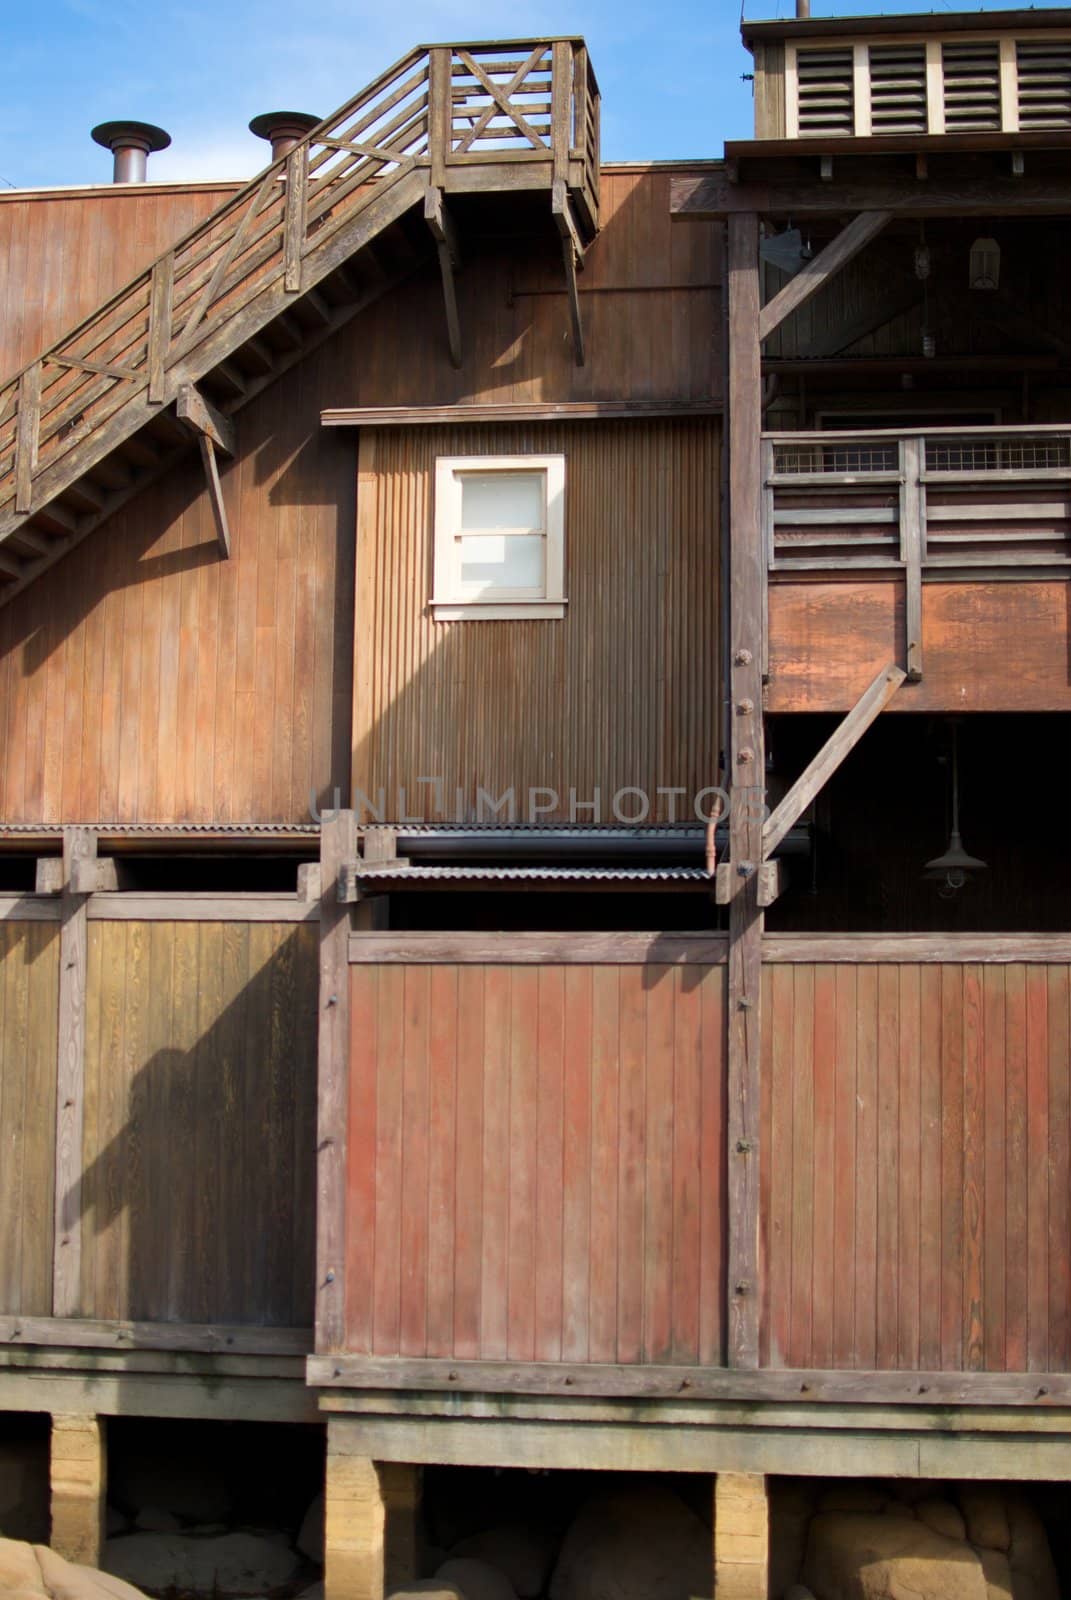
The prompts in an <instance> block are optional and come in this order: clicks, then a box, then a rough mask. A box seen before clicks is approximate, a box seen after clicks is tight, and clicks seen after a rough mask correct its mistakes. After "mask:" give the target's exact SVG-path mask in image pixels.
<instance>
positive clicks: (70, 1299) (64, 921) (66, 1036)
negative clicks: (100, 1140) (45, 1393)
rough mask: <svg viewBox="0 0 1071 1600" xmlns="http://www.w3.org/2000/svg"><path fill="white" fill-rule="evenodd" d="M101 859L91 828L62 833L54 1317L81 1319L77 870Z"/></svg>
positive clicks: (80, 906)
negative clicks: (79, 865)
mask: <svg viewBox="0 0 1071 1600" xmlns="http://www.w3.org/2000/svg"><path fill="white" fill-rule="evenodd" d="M96 853H97V840H96V835H95V834H94V833H93V832H92V830H91V829H89V828H66V829H64V833H63V885H64V886H63V892H62V894H61V896H60V971H59V1041H58V1059H57V1067H56V1173H55V1213H54V1215H55V1223H54V1229H53V1246H52V1315H53V1316H54V1317H73V1316H77V1314H78V1312H79V1309H80V1306H79V1297H80V1290H81V1284H80V1279H81V1269H82V1126H83V1120H84V1116H85V1045H86V961H87V954H88V944H89V938H88V921H87V912H86V897H85V895H84V894H77V893H76V892H75V889H74V876H75V868H76V866H77V865H78V863H80V862H84V861H91V860H92V859H93V857H94V856H95V855H96Z"/></svg>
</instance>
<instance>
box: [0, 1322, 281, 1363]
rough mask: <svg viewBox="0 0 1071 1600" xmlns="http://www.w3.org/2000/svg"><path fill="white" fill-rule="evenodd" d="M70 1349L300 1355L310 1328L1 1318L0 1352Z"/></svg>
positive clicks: (235, 1354)
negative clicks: (21, 1347) (26, 1349)
mask: <svg viewBox="0 0 1071 1600" xmlns="http://www.w3.org/2000/svg"><path fill="white" fill-rule="evenodd" d="M19 1345H24V1346H32V1347H34V1348H35V1349H37V1348H41V1349H51V1348H54V1347H60V1348H70V1349H74V1350H101V1351H106V1350H111V1351H116V1350H161V1351H163V1350H173V1351H181V1350H185V1351H200V1352H202V1353H208V1354H211V1353H216V1354H220V1355H224V1354H226V1355H233V1356H238V1355H259V1356H268V1355H272V1356H304V1355H308V1354H309V1352H310V1351H311V1350H312V1329H311V1328H259V1327H252V1326H243V1325H241V1324H234V1323H206V1322H130V1321H125V1320H118V1321H108V1320H106V1319H96V1318H90V1317H23V1316H10V1315H9V1316H0V1350H2V1351H5V1352H6V1351H9V1350H11V1349H13V1348H15V1347H16V1346H19Z"/></svg>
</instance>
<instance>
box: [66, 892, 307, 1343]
mask: <svg viewBox="0 0 1071 1600" xmlns="http://www.w3.org/2000/svg"><path fill="white" fill-rule="evenodd" d="M317 961H318V952H317V929H316V927H315V925H314V924H311V923H301V924H296V925H295V924H285V923H284V924H279V923H252V922H249V923H246V922H227V923H197V922H163V921H152V922H138V921H115V922H106V921H100V922H90V926H89V972H88V988H87V1015H86V1067H85V1072H86V1107H85V1128H84V1137H83V1159H84V1166H85V1172H84V1176H83V1181H82V1198H81V1220H82V1278H81V1314H82V1315H83V1316H87V1317H96V1318H133V1319H138V1320H144V1321H160V1322H194V1323H231V1324H241V1323H251V1324H257V1325H266V1326H282V1327H303V1326H309V1325H311V1322H312V1310H313V1274H314V1231H315V1183H314V1167H315V1145H316V994H317V970H318V969H317Z"/></svg>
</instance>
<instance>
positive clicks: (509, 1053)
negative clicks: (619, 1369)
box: [346, 964, 725, 1365]
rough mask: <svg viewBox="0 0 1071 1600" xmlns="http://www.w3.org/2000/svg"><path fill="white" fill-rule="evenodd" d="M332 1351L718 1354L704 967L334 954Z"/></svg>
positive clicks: (712, 1360) (714, 1164)
mask: <svg viewBox="0 0 1071 1600" xmlns="http://www.w3.org/2000/svg"><path fill="white" fill-rule="evenodd" d="M350 980H351V1058H350V1108H349V1144H348V1183H347V1214H346V1348H347V1349H348V1350H350V1351H353V1352H357V1353H362V1354H368V1353H371V1354H374V1355H408V1356H449V1357H456V1358H458V1359H484V1360H506V1359H508V1360H516V1361H559V1360H560V1361H578V1362H583V1361H596V1362H628V1363H640V1362H674V1363H684V1364H695V1363H704V1364H711V1365H718V1364H720V1363H721V1362H722V1360H723V1350H724V1311H723V1284H722V1276H723V1262H724V1237H723V1236H724V1176H725V1153H724V1142H725V1141H724V1127H725V1122H724V1097H725V1081H724V1066H723V1035H724V983H725V973H724V968H723V967H713V968H711V967H706V966H676V967H671V966H663V965H633V966H593V967H586V966H568V967H563V966H553V967H542V968H541V967H531V966H525V967H521V966H514V967H511V966H508V965H502V966H498V965H491V966H485V965H482V964H469V965H461V966H455V965H441V966H439V965H432V966H398V967H394V966H390V967H388V966H375V965H367V966H359V965H355V966H352V967H351V968H350Z"/></svg>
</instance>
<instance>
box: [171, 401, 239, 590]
mask: <svg viewBox="0 0 1071 1600" xmlns="http://www.w3.org/2000/svg"><path fill="white" fill-rule="evenodd" d="M175 415H176V416H177V417H178V419H179V421H180V422H181V423H182V424H183V425H184V427H186V428H188V429H189V431H190V432H191V433H193V434H196V436H197V442H198V444H199V445H200V447H201V461H202V463H203V464H204V469H205V482H206V483H207V485H208V498H209V500H210V501H211V503H212V517H213V520H214V522H215V524H216V538H217V539H218V540H219V548H220V553H221V554H222V555H223V557H224V559H226V558H227V557H228V556H229V555H230V553H231V535H230V528H229V526H228V523H227V507H226V505H225V503H224V500H223V486H222V484H221V483H220V481H219V462H218V460H217V456H216V452H217V451H219V450H221V451H222V452H223V454H224V455H228V456H233V455H234V452H235V448H236V445H235V435H234V423H233V422H232V421H231V419H230V418H229V417H225V416H224V415H223V413H222V411H217V410H216V408H215V406H214V405H212V404H211V403H210V402H209V401H207V400H206V399H205V397H204V395H203V394H202V393H201V392H200V390H199V389H197V388H196V387H195V386H194V385H193V384H192V383H188V384H185V385H184V386H183V387H182V388H181V389H180V390H179V392H178V396H177V398H176V401H175Z"/></svg>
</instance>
